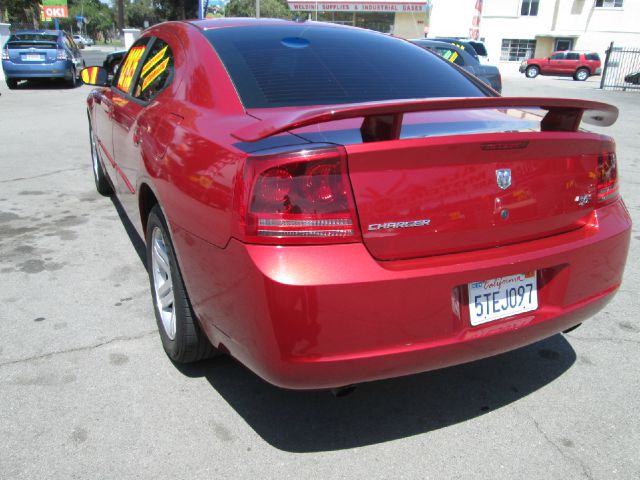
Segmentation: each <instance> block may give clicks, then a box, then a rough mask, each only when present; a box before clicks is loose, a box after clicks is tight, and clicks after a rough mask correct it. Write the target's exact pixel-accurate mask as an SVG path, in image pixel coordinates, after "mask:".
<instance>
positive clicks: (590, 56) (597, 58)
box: [585, 53, 600, 62]
mask: <svg viewBox="0 0 640 480" xmlns="http://www.w3.org/2000/svg"><path fill="white" fill-rule="evenodd" d="M585 57H586V58H587V60H595V61H598V62H599V61H600V55H598V54H597V53H587V54H586V55H585Z"/></svg>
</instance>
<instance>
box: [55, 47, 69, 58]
mask: <svg viewBox="0 0 640 480" xmlns="http://www.w3.org/2000/svg"><path fill="white" fill-rule="evenodd" d="M56 60H67V52H65V51H64V50H63V49H61V48H59V49H58V53H57V54H56Z"/></svg>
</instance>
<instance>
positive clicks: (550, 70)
mask: <svg viewBox="0 0 640 480" xmlns="http://www.w3.org/2000/svg"><path fill="white" fill-rule="evenodd" d="M600 65H601V62H600V55H598V54H597V53H596V52H576V51H573V50H569V51H565V52H554V53H553V54H551V56H549V57H547V58H530V59H529V60H524V61H523V62H522V63H521V64H520V73H524V74H525V75H526V76H527V78H536V77H537V76H538V75H558V76H572V77H573V79H574V80H579V81H582V82H583V81H585V80H586V79H587V78H589V77H590V76H591V75H600V73H601V72H602V69H601V68H600Z"/></svg>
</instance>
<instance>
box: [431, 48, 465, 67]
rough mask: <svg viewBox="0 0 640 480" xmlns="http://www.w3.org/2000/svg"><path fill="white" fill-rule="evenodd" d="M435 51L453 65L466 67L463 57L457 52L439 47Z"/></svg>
mask: <svg viewBox="0 0 640 480" xmlns="http://www.w3.org/2000/svg"><path fill="white" fill-rule="evenodd" d="M435 51H436V53H437V54H438V55H440V56H441V57H443V58H445V59H446V60H449V61H450V62H451V63H455V64H456V65H459V66H461V67H463V66H464V60H463V59H462V56H461V55H459V54H458V52H456V51H455V50H452V49H450V48H439V47H438V48H435Z"/></svg>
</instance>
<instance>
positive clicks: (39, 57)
mask: <svg viewBox="0 0 640 480" xmlns="http://www.w3.org/2000/svg"><path fill="white" fill-rule="evenodd" d="M24 59H25V60H30V61H35V62H39V61H40V60H42V55H37V54H35V53H27V54H26V55H25V56H24Z"/></svg>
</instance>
